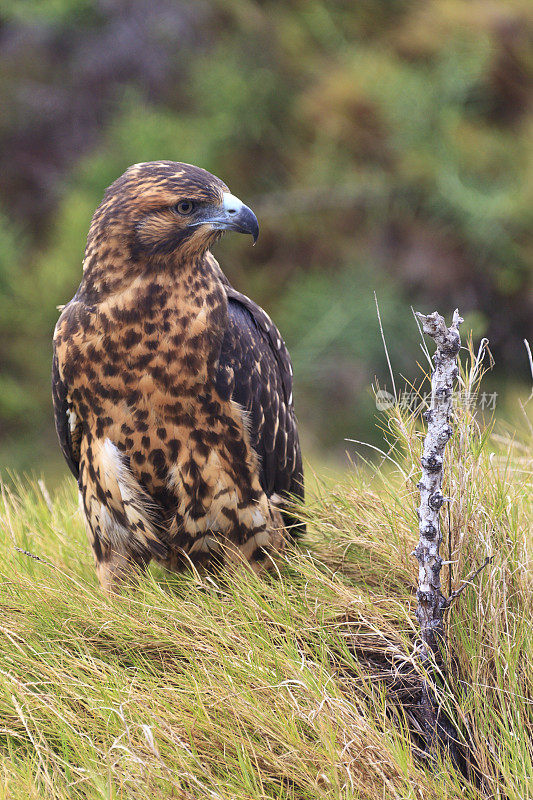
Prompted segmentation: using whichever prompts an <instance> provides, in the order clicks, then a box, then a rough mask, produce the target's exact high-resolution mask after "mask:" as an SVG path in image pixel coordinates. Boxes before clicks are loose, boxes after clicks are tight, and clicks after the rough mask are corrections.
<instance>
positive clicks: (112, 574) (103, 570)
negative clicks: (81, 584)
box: [93, 548, 150, 594]
mask: <svg viewBox="0 0 533 800" xmlns="http://www.w3.org/2000/svg"><path fill="white" fill-rule="evenodd" d="M93 552H94V560H95V564H96V574H97V576H98V581H99V583H100V586H101V587H102V589H104V590H105V591H106V592H109V593H110V594H113V593H116V592H117V591H118V590H119V589H120V588H121V586H123V585H124V584H127V583H130V584H131V583H134V582H135V580H136V578H138V576H139V574H140V573H141V572H144V571H145V570H146V568H147V566H148V564H149V562H150V556H149V555H146V556H141V555H139V554H138V553H131V552H126V551H119V550H116V549H111V548H108V549H106V548H99V552H97V551H96V550H95V548H93Z"/></svg>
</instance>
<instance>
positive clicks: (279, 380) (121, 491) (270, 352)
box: [52, 162, 303, 588]
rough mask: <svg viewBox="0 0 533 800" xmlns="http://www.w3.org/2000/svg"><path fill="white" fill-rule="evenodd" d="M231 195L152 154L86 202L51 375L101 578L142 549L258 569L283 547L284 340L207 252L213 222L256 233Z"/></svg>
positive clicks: (295, 468)
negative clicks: (73, 283)
mask: <svg viewBox="0 0 533 800" xmlns="http://www.w3.org/2000/svg"><path fill="white" fill-rule="evenodd" d="M239 203H240V201H238V200H237V198H233V196H232V195H230V194H229V190H228V189H227V187H226V186H225V184H223V183H222V181H220V180H219V179H218V178H215V177H214V176H213V175H211V174H210V173H208V172H206V171H204V170H201V169H199V168H198V167H193V166H191V165H186V164H178V163H174V162H154V163H148V164H138V165H134V166H133V167H130V168H129V169H128V170H127V171H126V173H124V175H123V176H122V177H121V178H119V179H118V180H117V181H116V182H115V183H114V184H113V185H112V186H111V187H109V189H108V190H107V191H106V193H105V196H104V200H103V202H102V204H101V205H100V206H99V208H98V209H97V211H96V212H95V215H94V217H93V220H92V223H91V227H90V230H89V235H88V239H87V248H86V252H85V259H84V269H83V278H82V282H81V284H80V287H79V289H78V291H77V293H76V295H75V296H74V298H73V299H72V300H71V302H70V303H69V304H68V305H67V306H66V307H65V308H64V310H63V312H62V314H61V317H60V319H59V321H58V323H57V326H56V331H55V336H54V361H53V380H52V382H53V397H54V408H55V417H56V427H57V431H58V435H59V440H60V444H61V448H62V450H63V454H64V455H65V458H66V459H67V462H68V464H69V466H70V468H71V470H72V471H73V473H74V474H75V475H76V477H77V478H78V483H79V488H80V502H81V505H82V509H83V512H84V515H85V519H86V523H87V530H88V534H89V538H90V541H91V544H92V547H93V551H94V555H95V560H96V565H97V572H98V576H99V579H100V582H101V583H102V585H103V586H105V587H106V588H113V587H114V586H115V584H116V583H117V581H119V580H120V579H122V578H123V577H124V576H125V575H127V574H128V573H129V571H130V570H131V569H132V566H133V567H134V566H140V567H142V566H145V565H146V564H147V563H148V561H149V560H150V559H151V558H156V559H157V560H158V561H160V562H162V563H164V564H166V565H167V566H169V567H170V568H173V569H178V568H180V567H182V566H183V565H185V564H187V563H191V562H192V563H194V564H197V565H200V564H205V563H211V562H214V561H216V562H217V563H218V562H220V561H222V562H225V563H226V564H233V563H238V562H239V561H242V560H243V559H244V560H245V561H247V562H249V563H250V564H251V565H252V566H253V567H254V568H255V569H260V568H261V566H262V565H264V564H265V563H268V561H269V558H268V556H269V554H273V553H275V552H276V551H278V550H280V549H281V548H282V546H283V542H284V538H285V535H286V529H285V525H284V520H283V516H282V515H284V516H285V519H287V518H288V517H287V511H286V509H284V497H285V500H286V498H287V496H289V495H292V496H302V492H303V484H302V465H301V455H300V448H299V444H298V434H297V428H296V422H295V417H294V411H293V405H292V369H291V366H290V360H289V356H288V353H287V350H286V348H285V345H284V343H283V341H282V339H281V337H280V334H279V332H278V331H277V329H276V328H275V326H274V324H273V323H272V322H271V320H270V319H269V317H268V316H267V315H266V314H265V312H264V311H262V309H260V308H259V307H258V306H256V305H255V304H254V303H253V302H252V301H251V300H249V299H248V298H246V297H244V296H243V295H241V294H239V293H238V292H236V291H235V290H234V289H233V288H232V287H231V286H230V285H229V283H228V281H227V279H226V278H225V276H224V275H223V273H222V271H221V270H220V267H219V266H218V264H217V262H216V261H215V259H214V258H213V256H212V255H211V253H210V251H209V247H210V245H211V244H212V243H213V242H214V241H215V240H216V239H217V238H218V236H220V234H221V231H222V230H224V229H233V230H240V231H242V232H250V233H253V234H254V237H255V236H256V235H257V221H256V220H255V217H254V215H253V214H252V212H251V211H250V210H249V209H247V208H246V206H243V205H242V204H240V205H239ZM189 207H192V211H191V210H189Z"/></svg>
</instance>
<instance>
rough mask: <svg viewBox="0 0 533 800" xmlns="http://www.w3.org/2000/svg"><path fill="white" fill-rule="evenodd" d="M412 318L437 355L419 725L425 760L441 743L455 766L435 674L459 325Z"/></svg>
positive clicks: (423, 561) (425, 508) (429, 436)
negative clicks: (446, 462)
mask: <svg viewBox="0 0 533 800" xmlns="http://www.w3.org/2000/svg"><path fill="white" fill-rule="evenodd" d="M417 316H418V317H419V318H420V320H421V322H422V329H423V331H424V333H426V334H427V335H428V336H431V337H432V338H433V339H434V340H435V342H436V344H437V350H436V352H435V355H434V356H433V361H434V364H435V369H434V371H433V374H432V376H431V404H430V407H429V409H428V410H427V411H426V412H425V418H426V420H427V423H428V427H427V433H426V437H425V439H424V446H423V449H422V457H421V459H420V462H421V465H422V476H421V478H420V483H419V484H418V488H419V489H420V506H419V508H418V512H417V513H418V521H419V541H418V544H417V546H416V548H415V550H414V552H413V555H415V556H416V558H417V560H418V591H417V600H418V606H417V609H416V616H417V619H418V622H419V624H420V638H421V642H420V649H419V654H420V658H421V662H422V664H423V665H425V666H426V669H427V674H428V678H427V679H426V680H425V681H424V682H423V685H422V692H421V698H420V711H421V713H422V719H423V724H424V728H425V731H424V734H425V740H426V752H427V755H428V756H429V755H430V754H431V753H432V752H433V751H434V749H435V747H436V746H437V743H438V742H440V743H441V745H444V746H445V747H446V749H447V750H448V751H449V753H450V755H451V756H452V759H453V760H454V761H455V762H456V763H457V764H458V765H460V763H461V756H460V752H459V749H458V736H457V731H456V730H455V728H454V727H453V725H452V724H451V722H450V721H449V720H448V719H447V717H446V714H444V713H442V712H441V710H440V703H439V699H438V690H437V683H438V679H439V673H440V675H441V677H442V675H443V673H444V662H443V655H444V647H445V644H446V642H445V634H444V623H443V616H444V611H445V610H446V608H447V607H448V600H447V599H446V598H445V597H444V595H443V594H442V591H441V582H440V572H441V567H442V558H441V556H440V553H439V548H440V545H441V542H442V533H441V527H440V508H441V506H442V504H443V502H444V500H445V498H444V496H443V494H442V467H443V463H444V451H445V448H446V443H447V442H448V440H449V438H450V436H451V435H452V433H453V431H452V428H451V425H450V416H451V412H452V404H453V385H454V381H455V379H456V378H457V374H458V366H457V356H458V353H459V349H460V347H461V337H460V335H459V325H460V324H461V322H462V321H463V320H462V319H461V317H460V316H459V311H458V310H457V309H456V310H455V311H454V314H453V321H452V324H451V326H450V327H449V328H448V327H447V326H446V323H445V321H444V319H443V317H441V316H440V314H438V313H437V312H436V311H435V312H434V313H433V314H428V315H427V316H425V315H424V314H420V313H418V312H417Z"/></svg>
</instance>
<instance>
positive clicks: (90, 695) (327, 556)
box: [0, 406, 533, 800]
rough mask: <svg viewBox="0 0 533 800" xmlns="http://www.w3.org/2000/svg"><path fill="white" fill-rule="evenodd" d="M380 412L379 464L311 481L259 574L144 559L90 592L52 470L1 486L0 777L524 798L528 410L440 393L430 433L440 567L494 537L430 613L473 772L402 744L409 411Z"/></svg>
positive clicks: (249, 790)
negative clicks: (124, 586)
mask: <svg viewBox="0 0 533 800" xmlns="http://www.w3.org/2000/svg"><path fill="white" fill-rule="evenodd" d="M526 411H527V409H526ZM384 426H385V428H386V431H387V435H388V436H389V443H390V446H391V451H390V454H391V457H392V458H393V459H394V461H395V462H396V466H395V465H392V466H391V465H390V461H386V462H384V463H383V464H382V465H381V467H380V468H379V469H377V468H376V469H374V470H372V469H370V468H369V467H367V466H365V467H364V468H362V469H354V470H353V471H352V472H351V473H350V475H349V476H347V477H346V479H345V480H344V482H343V483H341V484H339V485H337V486H335V487H334V488H333V489H328V488H325V487H321V488H320V489H319V491H317V496H316V498H315V499H314V500H311V502H310V503H309V505H308V508H307V509H306V511H305V516H306V519H307V522H308V526H309V534H308V536H307V537H306V539H305V540H304V542H303V543H302V545H301V546H300V547H299V548H298V549H295V550H294V551H291V552H289V553H287V555H286V557H285V559H284V561H283V562H282V563H281V565H280V571H279V574H277V575H274V576H272V577H270V578H267V579H258V578H256V577H255V576H254V575H253V574H250V573H248V572H243V573H242V574H239V575H236V576H232V577H231V578H227V579H225V580H218V579H217V580H216V581H215V580H213V579H211V578H206V577H201V576H199V575H196V574H184V575H177V576H175V575H168V574H167V573H165V572H163V571H162V570H159V569H157V568H154V569H152V570H151V571H150V573H149V574H148V575H147V576H146V577H145V578H143V579H142V580H141V581H140V584H139V586H138V587H136V588H134V589H131V590H129V591H128V592H127V593H126V594H125V595H124V596H122V597H114V598H110V597H107V596H105V595H104V594H102V592H101V591H100V590H99V588H98V586H97V584H96V579H95V575H94V569H93V565H92V562H91V557H90V554H89V548H88V545H87V543H86V540H85V534H84V531H83V527H82V523H81V520H80V519H79V517H78V512H77V510H76V497H75V487H74V485H73V482H72V481H69V482H68V484H67V485H65V486H64V487H63V489H62V490H61V491H60V492H59V493H58V494H57V495H56V496H55V497H53V498H52V499H50V497H49V496H48V493H47V492H46V487H45V486H44V484H42V482H41V483H40V484H39V483H27V482H26V483H24V482H19V484H18V485H17V486H15V487H14V488H13V487H12V488H7V487H4V488H3V491H2V501H1V508H0V524H1V526H2V529H3V531H4V536H3V539H2V543H1V548H2V552H1V565H2V566H1V568H0V766H1V768H2V778H1V781H0V782H1V783H2V784H3V790H2V791H3V794H2V795H1V796H2V797H6V798H30V799H33V798H43V797H45V798H58V800H63V799H65V800H66V799H67V798H68V799H69V800H71V798H84V800H85V799H89V798H90V799H91V800H93V798H94V799H96V798H109V799H111V798H113V799H115V798H133V800H141V799H144V798H146V799H147V800H148V798H149V800H158V799H159V798H223V799H224V800H230V799H234V798H239V799H240V798H242V800H245V799H246V800H251V798H253V799H254V800H255V799H257V800H259V798H261V799H262V798H277V799H279V800H281V799H282V798H287V799H288V798H295V799H296V798H297V799H298V800H300V799H301V800H307V799H309V800H315V799H316V798H339V799H340V798H360V800H367V799H368V800H377V799H378V798H379V799H380V800H383V798H397V800H406V799H407V798H413V800H414V799H415V798H416V799H417V800H420V799H421V798H422V799H423V798H432V799H433V798H435V799H436V800H441V799H442V800H444V798H450V799H451V798H457V797H465V798H486V797H490V798H501V800H503V799H504V798H505V800H525V799H526V798H528V797H533V763H532V762H533V736H532V734H533V730H532V719H533V714H532V697H533V637H532V631H531V589H532V586H531V582H532V579H531V574H532V573H531V556H532V553H531V550H532V545H533V534H532V520H533V508H532V492H531V485H532V480H531V479H532V467H533V437H532V436H531V425H529V423H528V424H525V425H524V430H523V432H522V434H521V435H520V437H515V438H510V437H509V436H507V435H506V434H505V433H502V432H501V431H500V432H499V434H498V435H495V434H493V433H491V432H490V430H489V429H488V428H486V427H481V426H480V425H479V423H478V422H476V420H475V419H474V418H473V416H472V413H471V410H470V409H469V408H465V407H459V408H458V409H457V412H456V419H455V430H456V432H455V435H454V437H453V439H452V440H451V442H450V445H449V448H448V451H447V464H446V467H445V476H446V478H445V480H446V481H447V485H446V487H445V493H446V494H447V495H448V496H449V497H451V498H452V501H451V503H450V526H449V542H448V541H446V542H445V547H444V553H443V557H444V558H445V559H446V560H449V561H450V562H451V563H450V564H449V565H448V566H446V567H445V569H444V576H443V577H444V581H443V583H444V586H447V585H448V582H449V583H450V585H451V587H452V589H455V588H457V587H458V586H459V585H460V584H461V581H462V580H463V579H464V578H465V577H466V576H467V575H468V574H469V573H471V572H472V570H473V569H474V568H475V567H476V566H479V565H481V564H482V563H483V561H484V560H485V558H486V556H493V557H494V558H493V561H492V563H491V564H490V566H489V567H487V568H486V569H485V570H484V571H483V572H481V574H480V575H479V576H478V577H477V578H476V580H475V582H474V584H473V585H472V586H471V587H468V588H467V589H466V591H464V592H463V593H462V594H461V596H460V597H459V598H458V599H457V601H456V602H455V603H454V604H453V606H452V608H451V609H450V611H449V612H448V613H447V629H448V636H449V643H450V652H449V664H448V668H449V676H448V678H449V679H448V683H447V685H446V686H445V688H444V695H443V697H444V703H445V705H446V708H447V709H448V713H449V714H450V716H451V717H452V719H453V721H454V723H455V724H456V726H457V728H458V729H459V730H460V731H462V732H463V734H464V735H465V737H466V738H469V739H470V741H471V742H472V746H473V751H474V753H473V755H474V758H475V761H476V764H477V769H478V779H477V782H476V781H475V780H474V778H472V781H471V782H468V781H467V780H466V779H465V778H463V777H462V776H460V775H458V774H457V773H456V772H454V771H453V769H452V768H451V767H450V764H448V763H444V762H443V763H439V764H434V765H433V766H432V769H431V770H429V769H427V768H426V767H425V766H424V764H423V763H422V762H421V761H420V759H418V758H417V751H416V729H415V726H416V720H415V718H414V717H413V715H412V714H411V713H410V710H409V703H410V698H412V693H413V689H414V687H415V686H416V685H418V683H419V676H418V675H417V674H416V663H415V662H414V661H413V657H412V652H413V641H414V639H415V637H416V626H415V618H414V609H415V603H416V598H415V585H416V584H415V582H416V562H415V561H414V559H413V558H412V557H411V556H410V553H411V551H412V549H413V547H414V546H415V544H416V541H417V525H416V514H415V507H416V504H417V490H416V482H417V480H418V467H417V464H418V457H419V453H420V445H421V436H422V435H423V431H422V430H421V428H420V425H419V422H418V421H417V418H416V416H414V415H413V416H409V415H407V414H405V413H404V412H403V411H402V410H401V408H399V407H397V406H396V407H395V408H394V409H393V410H392V411H391V412H390V415H389V417H388V418H387V419H386V420H385V422H384ZM445 511H446V510H445ZM443 524H444V527H445V528H447V515H446V513H443ZM448 548H449V553H450V558H448V556H447V552H448ZM21 551H26V552H21ZM28 553H31V554H33V556H37V558H34V557H32V556H31V555H28ZM448 572H449V575H448ZM448 579H449V580H448Z"/></svg>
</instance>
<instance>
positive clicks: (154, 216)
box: [88, 161, 259, 260]
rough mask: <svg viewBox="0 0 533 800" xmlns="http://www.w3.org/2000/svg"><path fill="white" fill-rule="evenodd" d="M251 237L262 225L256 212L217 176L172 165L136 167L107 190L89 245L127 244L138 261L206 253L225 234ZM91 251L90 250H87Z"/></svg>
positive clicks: (165, 163)
mask: <svg viewBox="0 0 533 800" xmlns="http://www.w3.org/2000/svg"><path fill="white" fill-rule="evenodd" d="M226 230H230V231H237V232H238V233H249V234H251V235H252V236H253V239H254V243H255V241H256V239H257V237H258V235H259V226H258V224H257V219H256V216H255V214H254V213H253V211H252V210H251V209H250V208H248V206H245V205H244V203H243V202H242V201H241V200H239V199H238V198H237V197H235V196H234V195H232V194H231V192H230V191H229V189H228V187H227V186H226V185H225V184H224V183H223V182H222V181H221V180H219V178H217V177H215V176H214V175H211V173H210V172H207V171H206V170H204V169H201V168H200V167H195V166H192V165H191V164H182V163H177V162H174V161H152V162H147V163H143V164H134V165H133V166H131V167H129V168H128V169H127V170H126V172H125V173H124V174H123V175H122V176H121V177H120V178H118V180H116V181H115V182H114V183H113V184H111V186H110V187H109V188H108V189H107V191H106V193H105V195H104V199H103V201H102V203H101V205H100V206H99V207H98V209H97V210H96V212H95V215H94V217H93V221H92V224H91V230H90V232H89V240H88V242H89V244H90V243H91V242H92V243H93V245H96V249H100V248H101V246H102V245H104V246H106V245H108V244H109V242H110V240H111V239H114V240H115V241H117V240H118V241H120V242H122V243H123V244H126V245H127V247H128V250H129V255H130V257H131V258H133V259H134V260H138V259H146V258H153V257H158V256H159V257H165V256H169V255H175V256H177V257H178V258H179V259H187V258H190V257H196V256H198V255H202V254H203V253H205V251H206V250H207V249H208V248H209V247H210V246H211V244H212V243H213V242H214V241H216V240H217V239H218V238H219V237H220V236H221V235H222V233H223V232H224V231H226ZM88 249H89V248H88Z"/></svg>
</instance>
